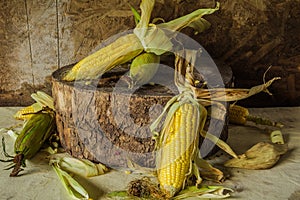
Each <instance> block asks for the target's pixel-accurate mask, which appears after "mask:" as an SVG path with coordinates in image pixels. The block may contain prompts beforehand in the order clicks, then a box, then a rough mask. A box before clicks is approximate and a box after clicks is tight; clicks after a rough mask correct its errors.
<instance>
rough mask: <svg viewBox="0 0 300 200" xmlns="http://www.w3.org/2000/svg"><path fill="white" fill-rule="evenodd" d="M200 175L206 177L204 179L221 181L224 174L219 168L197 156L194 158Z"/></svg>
mask: <svg viewBox="0 0 300 200" xmlns="http://www.w3.org/2000/svg"><path fill="white" fill-rule="evenodd" d="M195 162H196V164H197V166H198V168H199V171H200V174H201V177H202V178H204V179H206V180H210V181H214V182H223V181H224V179H225V177H224V174H223V172H222V171H221V170H219V169H217V168H215V167H213V166H212V165H211V164H210V163H208V162H207V161H206V160H204V159H202V158H198V159H196V160H195Z"/></svg>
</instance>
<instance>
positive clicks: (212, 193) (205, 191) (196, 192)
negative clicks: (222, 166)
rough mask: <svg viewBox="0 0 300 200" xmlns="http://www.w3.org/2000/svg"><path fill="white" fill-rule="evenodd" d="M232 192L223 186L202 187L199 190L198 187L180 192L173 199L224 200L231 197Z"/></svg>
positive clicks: (190, 187) (191, 187)
mask: <svg viewBox="0 0 300 200" xmlns="http://www.w3.org/2000/svg"><path fill="white" fill-rule="evenodd" d="M230 192H233V190H232V189H231V188H226V187H223V186H202V187H201V188H197V187H196V186H189V187H187V188H186V189H184V190H182V191H181V192H179V194H178V195H177V196H175V197H174V198H173V199H176V200H178V199H186V198H189V197H193V199H212V198H214V199H224V198H227V197H230V194H229V193H230Z"/></svg>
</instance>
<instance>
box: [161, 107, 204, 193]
mask: <svg viewBox="0 0 300 200" xmlns="http://www.w3.org/2000/svg"><path fill="white" fill-rule="evenodd" d="M198 109H199V108H198V106H197V105H195V104H191V103H185V104H183V105H181V106H180V107H179V108H178V110H177V111H176V112H175V114H174V115H173V117H172V119H171V121H170V126H169V127H167V130H166V138H165V140H164V141H163V144H162V146H161V154H160V155H159V156H158V158H157V167H158V170H157V175H158V180H159V183H160V187H161V190H162V191H163V192H164V193H165V195H166V196H167V197H168V198H170V197H172V196H174V195H175V194H176V193H177V192H178V191H180V190H181V189H183V188H184V185H185V180H186V178H187V176H188V175H189V174H190V173H191V167H192V159H193V155H194V151H195V145H198V139H197V138H198V131H199V129H198V128H199V124H198V119H197V118H198V117H199V116H198V114H199V113H198V111H199V110H198Z"/></svg>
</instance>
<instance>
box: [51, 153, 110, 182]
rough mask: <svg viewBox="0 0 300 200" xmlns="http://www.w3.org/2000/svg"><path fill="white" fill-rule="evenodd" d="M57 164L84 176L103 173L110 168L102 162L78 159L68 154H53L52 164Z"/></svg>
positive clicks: (63, 168) (67, 170) (65, 169)
mask: <svg viewBox="0 0 300 200" xmlns="http://www.w3.org/2000/svg"><path fill="white" fill-rule="evenodd" d="M54 163H55V164H56V165H57V166H58V167H59V168H60V169H62V170H64V171H66V172H69V173H73V174H76V175H79V176H83V177H93V176H98V175H102V174H104V173H105V172H107V171H108V168H107V167H106V166H105V165H103V164H101V163H98V164H96V163H93V162H91V161H89V160H87V159H77V158H73V157H70V156H68V155H67V154H54V155H52V156H51V160H50V164H54Z"/></svg>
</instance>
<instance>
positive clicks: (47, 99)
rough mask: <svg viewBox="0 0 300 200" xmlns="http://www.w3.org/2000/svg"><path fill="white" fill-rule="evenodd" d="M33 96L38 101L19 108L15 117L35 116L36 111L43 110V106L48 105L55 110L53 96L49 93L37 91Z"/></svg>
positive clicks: (25, 118)
mask: <svg viewBox="0 0 300 200" xmlns="http://www.w3.org/2000/svg"><path fill="white" fill-rule="evenodd" d="M31 97H32V98H33V99H34V100H35V101H36V103H34V104H32V105H30V106H27V107H25V108H22V109H21V110H19V111H18V112H17V113H16V114H15V115H14V118H15V119H18V120H28V119H30V117H32V116H33V114H34V113H36V112H38V111H41V110H42V109H43V107H48V108H50V109H52V110H54V102H53V98H52V97H51V96H49V95H48V94H46V93H44V92H41V91H37V92H36V93H33V94H31Z"/></svg>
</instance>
